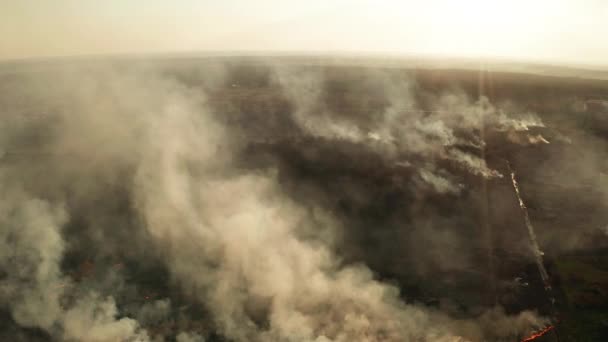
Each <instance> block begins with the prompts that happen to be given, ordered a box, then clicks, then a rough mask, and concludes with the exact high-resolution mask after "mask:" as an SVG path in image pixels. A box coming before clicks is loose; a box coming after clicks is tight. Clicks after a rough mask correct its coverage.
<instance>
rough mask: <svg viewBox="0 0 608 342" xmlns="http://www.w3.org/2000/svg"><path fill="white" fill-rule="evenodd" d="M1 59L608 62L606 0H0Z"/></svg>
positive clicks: (592, 63)
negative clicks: (247, 54) (233, 55)
mask: <svg viewBox="0 0 608 342" xmlns="http://www.w3.org/2000/svg"><path fill="white" fill-rule="evenodd" d="M0 9H1V10H0V60H1V59H17V58H28V57H45V56H71V55H94V54H130V53H138V54H139V53H167V52H169V53H172V52H205V51H214V52H219V51H251V52H298V53H332V52H340V53H349V52H357V53H369V54H384V53H390V54H404V55H440V56H444V55H446V56H456V57H506V58H514V59H522V60H535V61H546V62H552V63H568V64H590V65H601V66H608V43H606V42H607V41H608V1H606V0H509V1H506V0H505V1H502V0H422V1H414V0H307V1H301V0H298V1H296V0H249V1H247V0H222V1H219V0H217V1H212V0H199V1H196V0H173V1H169V0H166V1H161V0H129V1H125V0H104V1H99V0H54V1H39V0H0Z"/></svg>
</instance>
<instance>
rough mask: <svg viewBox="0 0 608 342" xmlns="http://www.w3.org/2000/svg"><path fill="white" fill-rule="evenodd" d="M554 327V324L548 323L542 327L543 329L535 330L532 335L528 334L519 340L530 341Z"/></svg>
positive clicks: (522, 341)
mask: <svg viewBox="0 0 608 342" xmlns="http://www.w3.org/2000/svg"><path fill="white" fill-rule="evenodd" d="M553 329H555V326H554V325H549V326H548V327H546V328H544V329H543V330H540V331H537V332H535V333H533V334H532V335H530V336H529V337H526V338H524V339H523V340H521V342H530V341H534V340H536V339H537V338H539V337H541V336H544V335H545V334H546V333H548V332H549V331H551V330H553Z"/></svg>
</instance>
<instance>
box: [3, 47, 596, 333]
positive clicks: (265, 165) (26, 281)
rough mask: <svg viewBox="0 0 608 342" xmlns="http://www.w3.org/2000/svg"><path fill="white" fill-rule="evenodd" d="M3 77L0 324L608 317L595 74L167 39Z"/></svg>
mask: <svg viewBox="0 0 608 342" xmlns="http://www.w3.org/2000/svg"><path fill="white" fill-rule="evenodd" d="M0 89H1V90H0V111H1V114H2V120H1V121H0V188H1V190H2V194H3V196H2V198H1V199H0V222H1V223H0V316H1V317H2V320H1V322H0V339H2V340H6V341H48V340H53V341H180V342H186V341H518V340H522V339H524V338H526V337H527V336H530V335H531V334H533V333H534V332H538V331H540V330H542V329H544V328H546V327H548V326H550V325H555V326H556V328H555V329H554V330H555V332H557V333H558V334H559V336H560V338H561V340H562V341H601V340H606V339H608V315H607V314H606V309H607V308H608V268H607V267H606V265H608V263H607V261H608V249H607V247H608V210H607V209H608V174H607V173H606V172H607V170H608V164H607V163H608V162H607V161H608V158H606V157H607V154H608V149H607V148H608V141H607V140H606V138H607V137H608V81H603V80H597V79H596V80H592V79H584V78H575V77H553V76H547V75H542V76H541V75H534V74H516V73H507V72H491V71H487V70H483V71H479V70H449V69H415V68H409V69H408V68H405V67H403V68H397V67H391V68H386V67H384V68H383V67H381V66H361V65H359V66H348V65H340V63H331V65H324V64H323V63H305V62H304V60H302V59H289V58H249V59H241V58H224V59H221V58H208V59H186V58H183V59H159V60H110V61H83V60H81V61H71V62H66V61H55V62H47V63H42V62H40V63H25V64H5V65H3V66H2V68H0ZM507 165H510V167H511V168H512V170H513V171H514V172H515V174H516V177H517V180H518V181H519V186H520V190H521V197H522V200H523V201H524V202H525V204H526V206H527V209H528V211H529V215H530V221H531V223H532V225H533V226H534V231H535V234H536V238H537V240H538V244H539V247H540V250H541V251H542V252H540V251H537V252H535V251H534V248H533V246H531V241H530V237H529V233H528V231H527V229H526V226H525V222H524V218H523V212H522V210H521V208H520V206H519V204H518V199H517V197H516V195H515V192H514V189H513V184H512V182H511V175H510V170H509V168H508V166H507ZM539 252H540V253H539ZM537 254H539V255H540V256H541V257H542V259H543V263H544V265H545V267H546V268H547V271H548V274H549V278H550V285H551V291H547V290H546V289H545V284H543V281H542V279H541V276H540V274H539V270H538V268H537V265H536V263H535V261H536V259H535V257H537V256H538V255H537ZM551 298H554V299H555V303H551ZM537 340H538V341H554V340H556V335H555V334H553V332H552V333H551V334H546V335H545V336H542V337H539V338H538V339H537Z"/></svg>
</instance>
